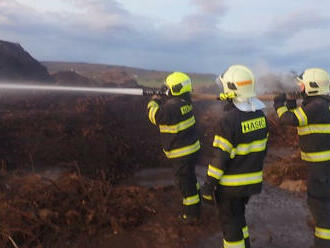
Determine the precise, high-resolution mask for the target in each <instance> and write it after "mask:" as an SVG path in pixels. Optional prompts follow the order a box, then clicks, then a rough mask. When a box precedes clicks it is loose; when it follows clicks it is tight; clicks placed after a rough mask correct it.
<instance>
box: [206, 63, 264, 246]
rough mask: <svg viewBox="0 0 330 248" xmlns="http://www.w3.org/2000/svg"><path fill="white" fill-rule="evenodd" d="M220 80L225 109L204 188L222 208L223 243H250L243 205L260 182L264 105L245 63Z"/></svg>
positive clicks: (233, 67) (259, 189)
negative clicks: (256, 92) (257, 96)
mask: <svg viewBox="0 0 330 248" xmlns="http://www.w3.org/2000/svg"><path fill="white" fill-rule="evenodd" d="M218 81H219V82H220V83H221V84H222V87H223V91H224V93H221V94H220V99H222V100H225V99H227V101H226V104H225V106H224V113H221V117H220V121H219V123H218V125H217V130H216V131H215V136H214V141H213V150H214V155H213V158H212V159H211V160H210V163H209V165H208V171H207V179H206V182H205V184H204V185H203V186H202V188H201V194H202V198H203V200H204V201H205V202H206V203H213V204H214V201H216V205H217V207H218V210H219V218H220V224H221V226H222V231H223V245H224V247H225V248H244V247H250V240H249V231H248V227H247V223H246V220H245V207H246V204H247V203H248V201H249V198H250V196H251V195H253V194H259V193H260V192H261V187H262V174H263V172H262V169H263V163H264V158H265V155H266V147H267V140H268V126H267V120H266V117H265V115H264V113H263V111H262V109H263V108H264V107H265V105H264V104H263V103H262V102H261V101H260V100H258V99H257V98H256V97H255V96H256V94H255V80H254V76H253V73H252V72H251V71H250V70H249V69H248V68H247V67H245V66H243V65H232V66H230V67H229V68H228V69H227V70H226V71H225V72H224V73H223V74H222V75H221V76H219V77H218Z"/></svg>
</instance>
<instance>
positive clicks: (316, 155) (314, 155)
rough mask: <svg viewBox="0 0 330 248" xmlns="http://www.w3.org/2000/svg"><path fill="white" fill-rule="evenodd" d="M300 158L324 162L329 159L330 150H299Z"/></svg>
mask: <svg viewBox="0 0 330 248" xmlns="http://www.w3.org/2000/svg"><path fill="white" fill-rule="evenodd" d="M300 154H301V159H302V160H305V161H308V162H324V161H328V160H330V150H329V151H323V152H301V153H300Z"/></svg>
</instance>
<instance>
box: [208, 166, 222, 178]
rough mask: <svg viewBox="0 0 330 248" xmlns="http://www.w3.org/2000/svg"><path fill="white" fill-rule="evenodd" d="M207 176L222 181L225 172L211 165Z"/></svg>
mask: <svg viewBox="0 0 330 248" xmlns="http://www.w3.org/2000/svg"><path fill="white" fill-rule="evenodd" d="M207 175H209V176H210V177H213V178H215V179H217V180H220V178H221V176H222V175H223V170H220V169H218V168H217V167H214V166H212V165H210V164H209V169H208V171H207Z"/></svg>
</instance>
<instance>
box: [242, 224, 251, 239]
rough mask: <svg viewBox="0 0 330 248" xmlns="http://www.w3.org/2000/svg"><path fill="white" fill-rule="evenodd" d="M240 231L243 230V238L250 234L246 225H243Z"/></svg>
mask: <svg viewBox="0 0 330 248" xmlns="http://www.w3.org/2000/svg"><path fill="white" fill-rule="evenodd" d="M242 232H243V237H244V239H247V238H249V236H250V235H249V229H248V227H247V226H245V227H243V228H242Z"/></svg>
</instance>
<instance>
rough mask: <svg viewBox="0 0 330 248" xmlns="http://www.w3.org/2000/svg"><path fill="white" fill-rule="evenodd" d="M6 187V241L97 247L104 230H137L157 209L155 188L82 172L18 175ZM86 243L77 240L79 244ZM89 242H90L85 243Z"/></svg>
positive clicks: (0, 240) (0, 220) (1, 238)
mask: <svg viewBox="0 0 330 248" xmlns="http://www.w3.org/2000/svg"><path fill="white" fill-rule="evenodd" d="M2 186H3V187H2V190H1V191H0V208H1V213H0V227H1V235H0V246H1V247H3V248H5V247H8V248H9V247H12V244H13V242H15V243H16V244H17V245H18V247H22V248H24V247H26V248H27V247H40V248H41V247H96V246H90V245H86V242H87V243H88V242H89V241H91V240H95V236H97V235H99V234H100V233H102V232H107V233H111V234H118V233H122V232H124V231H125V230H132V229H134V228H136V227H137V226H139V225H141V224H142V223H143V221H144V219H146V218H147V217H148V216H150V215H152V214H153V213H154V210H153V209H152V207H153V205H152V203H153V202H154V201H155V199H154V194H153V193H152V192H151V191H150V190H148V189H142V188H138V187H125V188H123V187H112V186H110V185H109V183H108V182H107V181H105V180H103V179H100V178H99V179H98V180H92V179H88V178H86V177H83V176H81V175H79V174H77V173H71V174H63V175H61V176H60V177H58V178H57V179H56V180H52V179H49V178H46V177H44V176H43V175H42V174H31V175H26V176H14V177H12V178H11V179H9V180H7V181H6V183H5V184H2ZM78 243H79V244H80V245H79V246H77V244H78ZM82 244H85V245H82Z"/></svg>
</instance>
